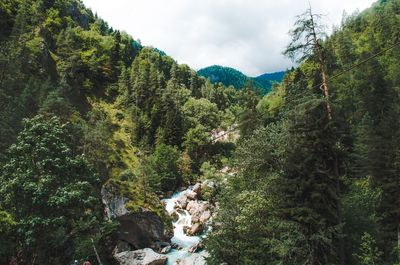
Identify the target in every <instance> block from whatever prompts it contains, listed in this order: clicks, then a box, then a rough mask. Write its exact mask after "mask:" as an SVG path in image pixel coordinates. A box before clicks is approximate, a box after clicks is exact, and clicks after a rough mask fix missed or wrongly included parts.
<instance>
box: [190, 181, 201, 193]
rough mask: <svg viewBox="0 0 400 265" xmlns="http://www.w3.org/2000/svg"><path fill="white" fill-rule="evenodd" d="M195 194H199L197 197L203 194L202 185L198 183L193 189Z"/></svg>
mask: <svg viewBox="0 0 400 265" xmlns="http://www.w3.org/2000/svg"><path fill="white" fill-rule="evenodd" d="M192 190H193V192H195V193H197V195H200V193H201V183H200V182H198V183H196V184H195V185H194V186H193V188H192Z"/></svg>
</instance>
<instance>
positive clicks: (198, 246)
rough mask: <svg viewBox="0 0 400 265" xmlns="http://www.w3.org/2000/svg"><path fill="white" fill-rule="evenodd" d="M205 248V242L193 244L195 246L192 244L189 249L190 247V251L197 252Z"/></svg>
mask: <svg viewBox="0 0 400 265" xmlns="http://www.w3.org/2000/svg"><path fill="white" fill-rule="evenodd" d="M203 249H204V244H203V243H200V242H199V243H197V244H196V245H193V246H191V247H190V248H189V249H188V251H189V252H190V253H196V252H199V251H201V250H203Z"/></svg>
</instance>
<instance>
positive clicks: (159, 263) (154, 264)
mask: <svg viewBox="0 0 400 265" xmlns="http://www.w3.org/2000/svg"><path fill="white" fill-rule="evenodd" d="M114 258H115V259H116V260H117V262H118V264H119V265H165V264H166V262H167V256H165V255H161V254H158V253H156V252H154V251H153V250H152V249H150V248H145V249H139V250H135V251H124V252H121V253H118V254H115V255H114Z"/></svg>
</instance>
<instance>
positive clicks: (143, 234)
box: [101, 184, 171, 250]
mask: <svg viewBox="0 0 400 265" xmlns="http://www.w3.org/2000/svg"><path fill="white" fill-rule="evenodd" d="M101 195H102V201H103V203H104V206H105V212H106V214H107V218H108V219H109V220H113V219H115V220H117V221H118V222H119V223H120V225H119V227H118V228H117V230H116V232H115V234H116V237H115V238H116V240H119V241H123V242H126V243H128V244H129V245H130V246H131V247H132V248H133V249H142V248H154V249H157V246H158V245H157V242H165V241H169V239H170V237H171V236H170V235H166V234H165V231H166V229H165V226H164V223H163V222H162V220H161V219H160V217H159V216H158V215H156V214H155V213H153V212H151V211H147V210H146V209H142V212H138V213H132V212H130V211H129V210H128V209H127V208H126V204H127V203H128V199H127V198H125V197H122V196H119V195H118V191H117V190H116V188H115V187H113V186H112V185H107V184H106V185H104V186H103V187H102V190H101ZM115 245H117V241H116V242H115ZM117 250H118V248H117Z"/></svg>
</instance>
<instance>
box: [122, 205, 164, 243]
mask: <svg viewBox="0 0 400 265" xmlns="http://www.w3.org/2000/svg"><path fill="white" fill-rule="evenodd" d="M117 220H118V221H119V223H120V226H119V228H118V231H117V234H118V239H119V240H123V241H126V242H128V243H129V244H131V245H132V246H134V247H135V249H142V248H147V247H150V248H154V249H156V248H157V246H158V245H157V242H165V241H169V237H168V236H167V235H165V228H164V224H163V222H162V221H161V219H160V218H159V217H158V216H157V215H156V214H154V213H152V212H141V213H135V214H127V215H123V216H120V217H118V218H117Z"/></svg>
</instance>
